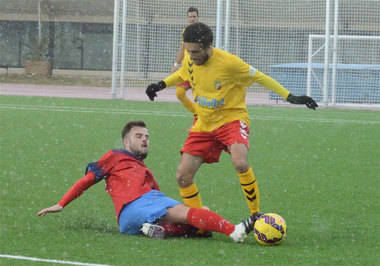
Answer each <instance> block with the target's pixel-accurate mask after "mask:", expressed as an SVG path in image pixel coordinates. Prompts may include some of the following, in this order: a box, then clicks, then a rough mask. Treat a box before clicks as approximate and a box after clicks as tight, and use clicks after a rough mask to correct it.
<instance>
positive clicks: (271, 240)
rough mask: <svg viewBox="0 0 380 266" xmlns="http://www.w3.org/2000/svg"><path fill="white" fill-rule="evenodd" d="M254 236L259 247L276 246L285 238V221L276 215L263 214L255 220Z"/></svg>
mask: <svg viewBox="0 0 380 266" xmlns="http://www.w3.org/2000/svg"><path fill="white" fill-rule="evenodd" d="M253 232H254V236H255V239H256V241H257V242H258V243H259V244H261V245H266V246H270V245H278V244H280V243H281V241H282V240H284V238H285V237H286V232H287V226H286V222H285V220H284V219H283V218H282V217H281V216H280V215H278V214H276V213H265V214H263V215H261V216H260V218H259V219H257V220H256V222H255V226H254V230H253Z"/></svg>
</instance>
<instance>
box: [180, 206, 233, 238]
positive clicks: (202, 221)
mask: <svg viewBox="0 0 380 266" xmlns="http://www.w3.org/2000/svg"><path fill="white" fill-rule="evenodd" d="M187 222H188V223H189V224H191V225H192V226H195V227H196V228H199V229H202V230H206V231H214V232H219V233H222V234H225V235H230V234H231V233H232V232H233V231H234V230H235V225H234V224H232V223H230V222H229V221H227V220H226V219H224V218H223V217H221V216H220V215H218V214H216V213H215V212H212V211H209V210H205V209H199V208H191V209H190V210H189V212H188V213H187Z"/></svg>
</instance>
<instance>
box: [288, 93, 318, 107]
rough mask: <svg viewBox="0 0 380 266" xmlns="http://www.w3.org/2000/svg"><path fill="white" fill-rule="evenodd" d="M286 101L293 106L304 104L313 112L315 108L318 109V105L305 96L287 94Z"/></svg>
mask: <svg viewBox="0 0 380 266" xmlns="http://www.w3.org/2000/svg"><path fill="white" fill-rule="evenodd" d="M286 100H287V101H288V102H290V103H293V104H305V105H306V106H307V107H308V108H310V109H313V110H315V108H317V107H318V104H317V103H316V102H315V101H314V100H313V98H311V97H309V96H306V95H302V96H295V95H293V94H291V93H289V95H288V98H287V99H286Z"/></svg>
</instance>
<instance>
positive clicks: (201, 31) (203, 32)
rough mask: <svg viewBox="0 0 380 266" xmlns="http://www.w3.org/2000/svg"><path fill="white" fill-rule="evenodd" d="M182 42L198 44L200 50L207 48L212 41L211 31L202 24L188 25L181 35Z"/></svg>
mask: <svg viewBox="0 0 380 266" xmlns="http://www.w3.org/2000/svg"><path fill="white" fill-rule="evenodd" d="M183 41H184V42H193V43H194V42H195V43H199V44H200V45H201V47H202V48H207V47H209V46H210V45H211V44H212V41H213V35H212V30H211V29H210V27H209V26H207V25H206V24H204V23H202V22H197V23H193V24H190V25H189V26H187V27H186V29H185V31H184V33H183Z"/></svg>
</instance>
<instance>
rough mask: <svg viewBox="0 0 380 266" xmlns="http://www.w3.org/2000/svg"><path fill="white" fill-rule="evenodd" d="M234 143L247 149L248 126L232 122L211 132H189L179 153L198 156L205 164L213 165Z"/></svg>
mask: <svg viewBox="0 0 380 266" xmlns="http://www.w3.org/2000/svg"><path fill="white" fill-rule="evenodd" d="M234 143H243V144H245V146H247V147H249V126H248V125H247V124H246V123H244V122H243V121H239V120H235V121H232V122H230V123H227V124H225V125H223V126H221V127H220V128H218V129H215V130H214V131H211V132H190V134H189V136H188V137H187V139H186V141H185V144H184V145H183V147H182V149H181V153H183V152H186V153H189V154H192V155H196V156H200V157H202V158H203V159H204V161H205V162H206V163H215V162H218V161H219V157H220V154H221V153H222V151H223V150H224V151H226V152H229V151H228V146H230V145H232V144H234Z"/></svg>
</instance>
